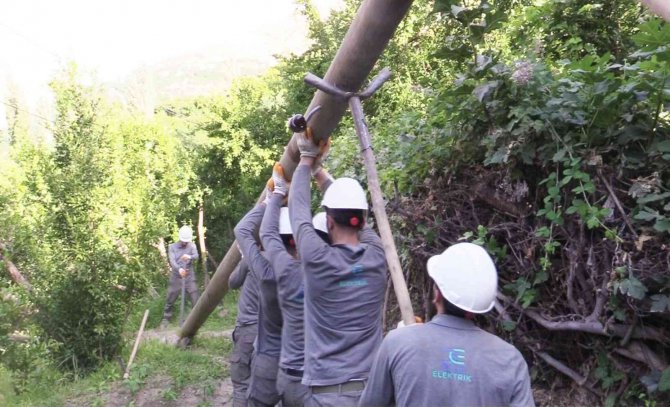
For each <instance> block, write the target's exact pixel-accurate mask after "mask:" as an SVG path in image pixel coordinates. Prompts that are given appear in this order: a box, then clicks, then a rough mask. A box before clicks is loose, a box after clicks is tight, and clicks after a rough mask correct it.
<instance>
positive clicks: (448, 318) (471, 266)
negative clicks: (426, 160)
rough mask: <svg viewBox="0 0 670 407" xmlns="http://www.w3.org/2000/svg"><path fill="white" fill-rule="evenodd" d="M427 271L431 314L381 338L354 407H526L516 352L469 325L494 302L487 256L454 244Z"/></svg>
mask: <svg viewBox="0 0 670 407" xmlns="http://www.w3.org/2000/svg"><path fill="white" fill-rule="evenodd" d="M427 269H428V275H429V276H430V278H431V279H432V280H433V282H434V284H435V286H434V288H433V296H434V297H433V304H435V307H436V308H437V315H436V316H435V317H434V318H433V319H432V320H431V321H430V322H428V323H426V324H417V325H412V326H408V327H404V328H399V329H395V330H393V331H391V332H390V333H389V334H388V335H387V336H386V338H385V339H384V342H383V343H382V345H381V347H380V348H379V353H378V354H377V357H376V359H375V363H374V365H373V367H372V372H371V373H370V377H369V379H368V383H367V386H366V388H365V391H364V392H363V396H362V397H361V401H360V406H364V407H367V406H374V407H380V406H399V407H404V406H448V405H462V406H534V405H535V403H534V401H533V394H532V393H531V388H530V377H529V376H528V366H527V365H526V362H525V361H524V359H523V356H521V353H519V351H518V350H517V349H516V348H515V347H514V346H512V345H510V344H508V343H507V342H505V341H503V340H502V339H500V338H498V337H497V336H495V335H492V334H490V333H488V332H486V331H484V330H482V329H480V328H478V327H477V326H475V324H474V323H473V321H472V318H473V316H474V315H475V314H483V313H486V312H488V311H489V310H491V308H493V305H494V302H495V298H496V292H497V285H498V276H497V272H496V268H495V265H494V264H493V261H492V260H491V257H490V256H489V255H488V253H486V251H485V250H484V249H483V248H482V247H480V246H477V245H475V244H472V243H459V244H455V245H453V246H451V247H449V248H448V249H447V250H445V251H444V253H442V254H440V255H436V256H433V257H431V258H430V259H428V264H427Z"/></svg>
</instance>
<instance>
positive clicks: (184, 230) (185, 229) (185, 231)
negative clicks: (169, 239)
mask: <svg viewBox="0 0 670 407" xmlns="http://www.w3.org/2000/svg"><path fill="white" fill-rule="evenodd" d="M179 240H180V241H182V242H185V243H188V242H190V241H191V240H193V231H192V230H191V227H190V226H188V225H184V226H182V227H181V228H179Z"/></svg>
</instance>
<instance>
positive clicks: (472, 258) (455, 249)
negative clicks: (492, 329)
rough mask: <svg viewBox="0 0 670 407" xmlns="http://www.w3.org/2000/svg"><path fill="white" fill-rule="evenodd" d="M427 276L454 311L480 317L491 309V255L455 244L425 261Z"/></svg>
mask: <svg viewBox="0 0 670 407" xmlns="http://www.w3.org/2000/svg"><path fill="white" fill-rule="evenodd" d="M426 267H427V269H428V275H429V276H430V278H432V279H433V280H434V281H435V284H437V287H438V288H439V290H440V292H441V293H442V296H443V297H444V298H445V299H446V300H447V301H449V302H450V303H452V304H454V305H455V306H457V307H458V308H460V309H462V310H464V311H468V312H472V313H475V314H483V313H485V312H488V311H490V310H491V308H493V304H494V303H495V299H496V293H497V291H498V273H497V272H496V266H495V265H494V264H493V260H491V256H489V254H488V253H487V252H486V250H484V248H482V247H481V246H478V245H476V244H473V243H458V244H455V245H453V246H451V247H449V248H448V249H447V250H445V251H444V253H442V254H438V255H437V256H433V257H431V258H430V259H428V264H427V265H426Z"/></svg>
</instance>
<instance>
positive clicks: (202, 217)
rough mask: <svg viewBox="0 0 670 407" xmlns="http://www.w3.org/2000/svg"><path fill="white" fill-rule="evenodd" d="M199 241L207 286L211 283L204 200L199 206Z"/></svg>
mask: <svg viewBox="0 0 670 407" xmlns="http://www.w3.org/2000/svg"><path fill="white" fill-rule="evenodd" d="M198 242H199V243H200V261H201V262H202V273H203V277H204V282H205V288H207V286H208V285H209V273H208V272H207V246H205V207H204V204H203V203H202V201H201V202H200V206H199V207H198Z"/></svg>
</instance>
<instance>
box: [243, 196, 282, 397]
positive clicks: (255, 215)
mask: <svg viewBox="0 0 670 407" xmlns="http://www.w3.org/2000/svg"><path fill="white" fill-rule="evenodd" d="M265 195H266V200H265V201H263V202H261V203H260V204H258V205H257V206H256V207H255V208H253V209H252V210H251V211H249V213H247V215H246V216H245V217H244V218H242V220H241V221H240V222H239V223H238V224H237V226H235V238H236V239H237V243H238V245H239V247H240V251H241V252H242V255H243V256H244V258H245V259H246V261H247V264H248V265H249V268H250V270H251V272H252V273H253V274H254V275H255V277H256V278H257V279H258V282H259V294H260V295H259V303H258V336H257V338H256V346H255V349H254V356H253V359H252V361H251V377H250V379H249V389H248V391H247V399H248V405H249V406H274V405H275V404H277V403H278V402H279V394H278V393H277V370H278V369H279V355H280V353H281V331H282V316H281V310H280V309H279V302H278V300H277V282H276V280H275V274H274V270H273V269H272V265H271V264H270V262H269V261H268V259H267V258H266V257H265V253H261V250H260V247H259V245H258V243H257V242H256V238H255V236H254V234H255V231H256V230H258V227H259V226H260V224H261V221H262V219H263V214H264V213H265V207H266V205H267V201H268V200H269V198H270V195H271V191H267V192H266V194H265Z"/></svg>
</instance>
